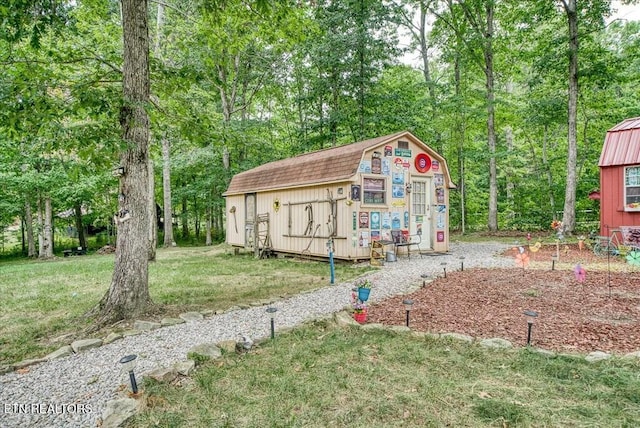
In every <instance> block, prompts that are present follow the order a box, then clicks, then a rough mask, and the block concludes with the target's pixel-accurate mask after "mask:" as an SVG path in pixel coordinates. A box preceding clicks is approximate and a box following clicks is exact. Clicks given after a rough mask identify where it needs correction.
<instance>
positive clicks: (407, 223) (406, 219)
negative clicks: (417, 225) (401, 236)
mask: <svg viewBox="0 0 640 428" xmlns="http://www.w3.org/2000/svg"><path fill="white" fill-rule="evenodd" d="M404 227H409V211H405V212H404Z"/></svg>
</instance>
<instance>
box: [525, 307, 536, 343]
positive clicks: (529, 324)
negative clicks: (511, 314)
mask: <svg viewBox="0 0 640 428" xmlns="http://www.w3.org/2000/svg"><path fill="white" fill-rule="evenodd" d="M524 314H525V315H526V316H527V346H530V345H531V328H532V327H533V320H534V319H535V318H536V317H537V316H538V313H537V312H536V311H529V310H527V311H524Z"/></svg>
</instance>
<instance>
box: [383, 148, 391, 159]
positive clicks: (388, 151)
mask: <svg viewBox="0 0 640 428" xmlns="http://www.w3.org/2000/svg"><path fill="white" fill-rule="evenodd" d="M392 152H393V147H391V146H384V155H385V157H387V156H391V154H392Z"/></svg>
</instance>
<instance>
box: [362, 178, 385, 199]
mask: <svg viewBox="0 0 640 428" xmlns="http://www.w3.org/2000/svg"><path fill="white" fill-rule="evenodd" d="M362 202H363V203H365V204H386V203H387V180H386V179H384V178H367V177H365V178H363V179H362Z"/></svg>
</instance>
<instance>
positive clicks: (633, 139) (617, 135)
mask: <svg viewBox="0 0 640 428" xmlns="http://www.w3.org/2000/svg"><path fill="white" fill-rule="evenodd" d="M635 164H640V117H634V118H630V119H626V120H624V121H622V122H620V123H619V124H617V125H616V126H614V127H613V128H611V129H609V130H608V131H607V135H606V136H605V138H604V145H603V146H602V153H601V154H600V161H599V162H598V166H600V167H603V166H618V165H635Z"/></svg>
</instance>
